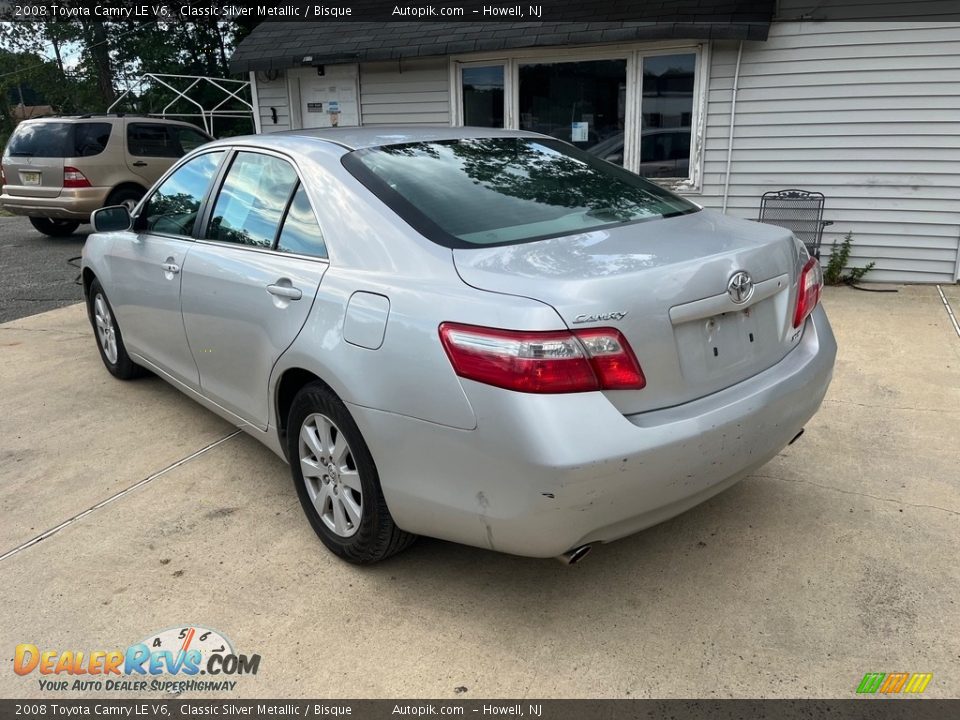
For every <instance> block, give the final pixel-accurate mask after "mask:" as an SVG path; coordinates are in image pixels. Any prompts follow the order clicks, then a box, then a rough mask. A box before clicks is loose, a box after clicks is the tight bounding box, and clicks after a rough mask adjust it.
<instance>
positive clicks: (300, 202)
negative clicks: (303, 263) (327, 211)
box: [277, 185, 327, 258]
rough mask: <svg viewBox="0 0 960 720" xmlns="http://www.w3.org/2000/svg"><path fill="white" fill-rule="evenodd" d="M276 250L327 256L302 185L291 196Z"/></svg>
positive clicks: (320, 233)
mask: <svg viewBox="0 0 960 720" xmlns="http://www.w3.org/2000/svg"><path fill="white" fill-rule="evenodd" d="M277 250H281V251H282V252H291V253H300V254H301V255H313V256H314V257H320V258H325V257H326V256H327V246H326V244H325V243H324V242H323V233H322V232H320V225H318V224H317V217H316V215H314V214H313V208H312V207H310V200H309V199H308V198H307V191H306V190H304V189H303V185H300V186H299V187H298V188H297V194H296V195H294V196H293V202H292V203H290V209H289V210H288V211H287V216H286V217H285V218H284V220H283V229H282V230H281V231H280V239H279V240H278V241H277Z"/></svg>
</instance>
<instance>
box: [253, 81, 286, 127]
mask: <svg viewBox="0 0 960 720" xmlns="http://www.w3.org/2000/svg"><path fill="white" fill-rule="evenodd" d="M254 79H255V82H256V85H257V106H258V108H257V109H258V112H259V113H260V132H264V133H271V132H280V131H281V130H289V129H290V96H289V93H288V91H287V74H286V73H285V72H283V71H282V70H280V71H273V72H271V73H269V74H268V73H265V72H258V73H255V75H254ZM271 108H273V109H274V110H276V112H277V121H276V122H274V121H273V111H272V110H271Z"/></svg>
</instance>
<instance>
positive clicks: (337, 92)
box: [299, 65, 360, 128]
mask: <svg viewBox="0 0 960 720" xmlns="http://www.w3.org/2000/svg"><path fill="white" fill-rule="evenodd" d="M322 70H323V75H318V74H317V71H316V70H314V69H313V68H311V69H310V70H309V71H308V70H304V71H301V75H300V77H299V81H300V117H301V118H302V119H303V127H305V128H317V127H350V126H356V125H359V124H360V104H359V97H360V92H359V83H358V72H357V66H356V65H327V66H325V67H323V68H322Z"/></svg>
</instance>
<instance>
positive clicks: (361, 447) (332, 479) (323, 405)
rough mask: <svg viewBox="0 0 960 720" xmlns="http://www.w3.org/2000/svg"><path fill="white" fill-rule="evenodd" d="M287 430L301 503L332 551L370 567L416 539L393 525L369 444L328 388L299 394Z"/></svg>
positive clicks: (317, 385) (315, 386)
mask: <svg viewBox="0 0 960 720" xmlns="http://www.w3.org/2000/svg"><path fill="white" fill-rule="evenodd" d="M287 428H288V438H287V451H288V457H289V458H290V468H291V472H292V475H293V482H294V484H295V485H296V488H297V495H298V496H299V497H300V504H301V505H302V506H303V510H304V512H305V513H306V515H307V519H308V520H309V521H310V524H311V525H312V526H313V529H314V531H315V532H316V533H317V535H318V536H319V537H320V540H321V541H323V544H324V545H326V546H327V548H328V549H329V550H331V551H332V552H333V553H334V554H336V555H338V556H339V557H341V558H343V559H344V560H347V561H348V562H351V563H356V564H368V563H373V562H377V561H379V560H383V559H385V558H387V557H390V556H391V555H393V554H395V553H398V552H400V551H401V550H404V549H405V548H407V547H408V546H409V545H410V544H411V543H412V542H413V541H414V540H415V539H416V536H415V535H411V534H410V533H407V532H404V531H403V530H401V529H400V528H398V527H397V526H396V524H395V523H394V522H393V518H392V517H391V516H390V511H389V510H388V509H387V503H386V501H385V500H384V499H383V493H382V492H381V490H380V478H379V476H378V474H377V468H376V465H374V462H373V457H372V456H371V455H370V451H369V449H368V448H367V444H366V442H364V440H363V436H362V435H361V434H360V430H359V429H358V428H357V425H356V423H355V422H354V421H353V418H352V417H351V416H350V413H349V411H348V410H347V408H346V406H345V405H344V404H343V402H342V401H341V400H340V399H339V398H338V397H336V395H334V394H333V393H332V392H330V390H329V389H327V387H326V386H324V385H323V384H321V383H318V382H315V383H310V384H309V385H306V386H305V387H304V388H303V389H302V390H301V391H300V392H299V393H298V394H297V396H296V398H295V399H294V401H293V405H292V407H291V408H290V417H289V422H288V425H287Z"/></svg>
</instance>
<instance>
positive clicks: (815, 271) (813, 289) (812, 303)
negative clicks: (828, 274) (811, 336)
mask: <svg viewBox="0 0 960 720" xmlns="http://www.w3.org/2000/svg"><path fill="white" fill-rule="evenodd" d="M822 289H823V271H822V270H821V269H820V260H818V259H817V258H810V259H809V260H808V261H807V264H806V265H804V266H803V270H801V271H800V282H799V283H798V284H797V309H796V311H795V312H794V313H793V326H794V327H795V328H798V327H800V326H801V325H803V321H804V320H806V319H807V315H809V314H810V313H812V312H813V309H814V308H815V307H816V306H817V303H818V302H820V291H821V290H822Z"/></svg>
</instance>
